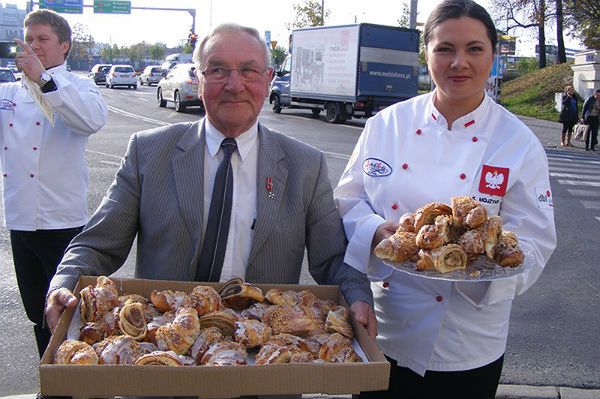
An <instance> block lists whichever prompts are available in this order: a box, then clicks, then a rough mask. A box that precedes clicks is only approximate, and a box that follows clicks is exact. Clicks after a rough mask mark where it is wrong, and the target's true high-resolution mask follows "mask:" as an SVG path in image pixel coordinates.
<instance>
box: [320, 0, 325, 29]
mask: <svg viewBox="0 0 600 399" xmlns="http://www.w3.org/2000/svg"><path fill="white" fill-rule="evenodd" d="M323 25H325V0H321V26H323Z"/></svg>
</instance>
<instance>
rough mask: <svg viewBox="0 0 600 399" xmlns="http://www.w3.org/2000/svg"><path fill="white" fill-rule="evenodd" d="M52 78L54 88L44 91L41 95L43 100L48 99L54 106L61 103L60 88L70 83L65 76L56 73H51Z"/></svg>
mask: <svg viewBox="0 0 600 399" xmlns="http://www.w3.org/2000/svg"><path fill="white" fill-rule="evenodd" d="M52 80H53V81H54V84H55V85H56V90H53V91H51V92H48V93H44V94H42V95H43V96H44V100H46V101H48V103H49V104H51V105H52V106H53V107H55V108H56V107H59V106H61V105H62V104H63V99H62V96H61V95H60V90H61V89H64V88H65V87H66V86H69V85H71V82H69V81H68V80H67V79H66V78H64V77H63V76H60V75H58V74H56V75H52Z"/></svg>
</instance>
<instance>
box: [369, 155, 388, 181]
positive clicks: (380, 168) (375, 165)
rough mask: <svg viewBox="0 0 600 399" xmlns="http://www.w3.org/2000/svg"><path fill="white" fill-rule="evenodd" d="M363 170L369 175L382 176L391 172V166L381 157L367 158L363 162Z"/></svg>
mask: <svg viewBox="0 0 600 399" xmlns="http://www.w3.org/2000/svg"><path fill="white" fill-rule="evenodd" d="M363 172H365V173H366V174H367V175H369V176H371V177H384V176H389V175H390V174H391V173H392V168H391V166H390V165H388V164H387V163H386V162H385V161H382V160H381V159H377V158H367V159H365V161H364V162H363Z"/></svg>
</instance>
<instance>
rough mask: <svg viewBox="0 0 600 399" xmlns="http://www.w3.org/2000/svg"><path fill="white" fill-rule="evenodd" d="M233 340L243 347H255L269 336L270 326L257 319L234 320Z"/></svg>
mask: <svg viewBox="0 0 600 399" xmlns="http://www.w3.org/2000/svg"><path fill="white" fill-rule="evenodd" d="M235 327H236V330H235V335H234V337H235V341H236V342H239V343H240V344H242V345H243V346H244V348H256V347H257V346H260V345H262V344H263V343H264V342H266V341H267V340H268V339H269V338H270V337H271V327H269V326H268V325H267V324H265V323H263V322H260V321H258V320H246V321H236V322H235Z"/></svg>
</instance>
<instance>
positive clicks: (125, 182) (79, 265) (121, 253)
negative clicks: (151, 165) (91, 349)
mask: <svg viewBox="0 0 600 399" xmlns="http://www.w3.org/2000/svg"><path fill="white" fill-rule="evenodd" d="M137 142H138V141H137V134H134V135H133V136H132V137H131V139H130V141H129V148H128V149H127V153H126V154H125V157H124V158H123V161H122V164H121V168H120V169H119V171H118V172H117V175H116V176H115V180H114V181H113V183H112V185H111V186H110V188H109V189H108V193H107V195H106V197H104V198H103V200H102V202H101V203H100V206H99V207H98V209H97V210H96V212H94V214H93V215H92V217H91V218H90V220H89V221H88V223H87V224H86V225H85V228H84V229H83V231H82V232H81V233H80V234H79V235H77V237H75V238H74V239H73V241H71V243H70V244H69V246H68V247H67V249H66V251H65V255H64V257H63V259H62V261H61V263H60V264H59V266H58V269H57V271H56V274H55V275H54V277H53V278H52V281H51V282H50V289H49V290H48V292H49V293H50V292H52V291H53V290H54V289H57V288H60V287H66V288H68V289H70V290H73V289H74V288H75V285H76V284H77V281H78V280H79V276H86V275H88V276H102V275H104V276H108V275H110V274H112V273H114V272H115V271H117V270H118V269H119V268H120V267H121V266H122V265H123V263H125V260H126V259H127V256H128V255H129V251H130V250H131V246H132V245H133V241H134V239H135V237H136V234H137V228H138V225H139V201H140V191H141V189H140V180H139V178H138V176H139V172H138V156H137V154H138V145H137Z"/></svg>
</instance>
